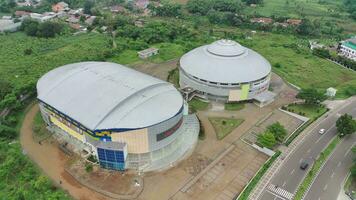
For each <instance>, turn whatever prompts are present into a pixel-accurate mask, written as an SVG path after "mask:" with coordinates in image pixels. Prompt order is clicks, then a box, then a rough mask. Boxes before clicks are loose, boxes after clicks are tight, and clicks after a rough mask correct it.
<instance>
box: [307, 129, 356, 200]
mask: <svg viewBox="0 0 356 200" xmlns="http://www.w3.org/2000/svg"><path fill="white" fill-rule="evenodd" d="M355 142H356V136H355V135H352V136H346V137H345V138H344V139H343V141H342V142H341V143H340V144H338V146H337V147H336V149H335V151H334V152H333V154H332V155H331V156H330V158H329V159H328V160H327V162H326V163H325V165H324V167H323V168H322V170H321V172H320V174H319V175H318V177H317V178H316V179H315V181H314V183H313V184H312V185H311V188H310V190H309V191H308V193H307V194H306V195H305V198H304V199H305V200H313V199H315V200H324V199H325V200H329V199H330V200H336V199H337V196H338V194H339V192H340V190H341V187H343V181H344V180H345V178H346V176H347V174H348V173H349V169H350V167H351V165H352V158H353V155H352V154H353V153H352V151H351V148H352V146H353V145H354V144H355Z"/></svg>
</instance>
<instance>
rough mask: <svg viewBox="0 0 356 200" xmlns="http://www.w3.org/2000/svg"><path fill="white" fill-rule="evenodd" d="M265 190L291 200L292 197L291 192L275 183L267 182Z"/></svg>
mask: <svg viewBox="0 0 356 200" xmlns="http://www.w3.org/2000/svg"><path fill="white" fill-rule="evenodd" d="M267 191H270V192H272V193H274V194H275V195H276V196H281V197H283V199H288V200H292V199H293V197H294V194H293V193H290V192H288V191H287V190H284V189H282V188H281V187H278V186H277V185H273V184H269V185H268V187H267Z"/></svg>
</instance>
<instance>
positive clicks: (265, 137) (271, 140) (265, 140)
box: [257, 132, 277, 149]
mask: <svg viewBox="0 0 356 200" xmlns="http://www.w3.org/2000/svg"><path fill="white" fill-rule="evenodd" d="M257 141H258V143H259V144H261V145H262V146H264V147H267V148H269V149H272V148H273V147H274V145H276V143H277V141H276V138H275V137H274V135H273V133H271V132H265V133H263V134H260V135H258V137H257Z"/></svg>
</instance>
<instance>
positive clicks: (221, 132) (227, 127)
mask: <svg viewBox="0 0 356 200" xmlns="http://www.w3.org/2000/svg"><path fill="white" fill-rule="evenodd" d="M209 121H210V123H211V124H212V125H213V127H214V130H215V133H216V138H217V139H218V140H222V139H223V138H224V137H226V136H227V135H229V134H230V133H231V132H232V131H233V130H234V129H235V128H237V127H238V126H240V124H242V122H244V120H243V119H233V118H220V117H211V118H209Z"/></svg>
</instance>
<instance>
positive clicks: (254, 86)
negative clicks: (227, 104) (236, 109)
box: [179, 69, 270, 101]
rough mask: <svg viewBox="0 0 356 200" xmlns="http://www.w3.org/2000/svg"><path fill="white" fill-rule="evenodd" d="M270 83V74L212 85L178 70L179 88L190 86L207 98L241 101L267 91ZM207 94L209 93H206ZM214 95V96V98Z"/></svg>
mask: <svg viewBox="0 0 356 200" xmlns="http://www.w3.org/2000/svg"><path fill="white" fill-rule="evenodd" d="M269 83H270V75H268V76H267V77H266V78H264V79H262V80H259V81H252V82H251V83H241V84H239V85H237V86H233V85H228V86H224V85H219V84H217V85H214V84H211V83H208V82H203V81H201V80H197V79H196V78H194V77H191V76H190V75H188V74H186V73H185V72H184V71H183V70H181V69H180V71H179V84H180V87H181V88H185V87H191V88H193V89H195V90H197V91H200V92H202V93H203V94H204V95H205V96H206V97H207V98H212V99H225V100H226V101H228V100H231V101H243V100H248V99H253V98H254V97H255V96H256V95H258V94H260V93H262V92H264V91H267V90H268V87H269ZM207 94H209V95H207ZM214 96H216V98H214Z"/></svg>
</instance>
